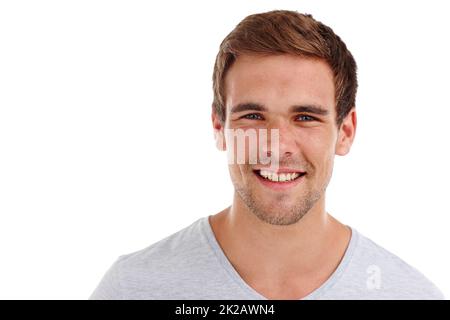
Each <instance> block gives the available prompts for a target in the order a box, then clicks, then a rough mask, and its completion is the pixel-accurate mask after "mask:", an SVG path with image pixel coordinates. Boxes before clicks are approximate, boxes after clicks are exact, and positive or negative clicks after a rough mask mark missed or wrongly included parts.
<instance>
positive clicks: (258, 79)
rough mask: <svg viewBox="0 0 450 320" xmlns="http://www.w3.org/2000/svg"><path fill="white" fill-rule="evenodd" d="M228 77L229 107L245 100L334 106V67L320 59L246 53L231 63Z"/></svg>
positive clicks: (227, 97) (268, 103)
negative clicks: (246, 54)
mask: <svg viewBox="0 0 450 320" xmlns="http://www.w3.org/2000/svg"><path fill="white" fill-rule="evenodd" d="M239 59H241V60H239ZM225 80H226V81H225V84H226V86H225V88H226V90H225V94H226V102H227V103H226V104H227V108H229V107H231V106H232V105H235V104H239V103H244V102H258V103H260V104H266V105H269V106H270V105H273V104H276V103H277V102H280V103H281V104H282V105H287V104H289V105H293V104H316V105H322V106H329V108H330V109H332V107H333V106H334V95H335V92H334V82H333V76H332V72H331V69H330V68H329V66H328V65H327V64H326V63H325V62H323V61H321V60H318V59H305V58H302V57H295V56H292V55H280V56H266V57H260V56H257V57H254V58H253V57H251V56H243V57H240V58H238V60H236V62H235V64H233V65H232V66H231V68H230V70H229V72H228V74H227V76H226V78H225Z"/></svg>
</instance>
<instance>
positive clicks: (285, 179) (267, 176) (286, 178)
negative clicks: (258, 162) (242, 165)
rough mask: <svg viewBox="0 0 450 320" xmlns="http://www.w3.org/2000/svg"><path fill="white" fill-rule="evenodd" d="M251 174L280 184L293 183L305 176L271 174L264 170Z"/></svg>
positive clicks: (301, 173) (302, 173) (288, 173)
mask: <svg viewBox="0 0 450 320" xmlns="http://www.w3.org/2000/svg"><path fill="white" fill-rule="evenodd" d="M253 172H254V173H255V174H257V175H258V176H260V177H261V178H263V179H265V180H268V181H272V182H280V183H283V182H284V183H286V182H291V181H295V180H297V179H298V178H300V177H302V176H304V175H305V174H306V172H297V171H292V172H273V171H269V170H264V169H260V170H253Z"/></svg>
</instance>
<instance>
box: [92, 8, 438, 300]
mask: <svg viewBox="0 0 450 320" xmlns="http://www.w3.org/2000/svg"><path fill="white" fill-rule="evenodd" d="M213 88H214V102H213V108H212V124H213V127H214V132H215V135H216V138H217V145H218V147H219V149H222V150H223V149H225V150H226V149H227V148H228V151H230V150H229V149H230V148H231V149H233V150H232V151H233V152H235V150H234V144H232V143H233V141H234V140H233V141H231V140H230V139H234V137H233V136H231V138H230V135H227V134H226V133H225V132H226V131H227V132H233V130H236V131H237V129H241V132H250V131H251V130H256V131H255V132H257V138H258V141H260V140H263V138H262V136H260V132H261V129H266V130H268V131H270V132H271V131H274V130H277V133H278V140H277V144H275V146H276V149H275V148H272V147H267V148H263V147H260V148H259V150H258V151H259V152H262V153H261V154H262V155H263V157H270V159H271V161H273V162H276V167H275V168H274V167H273V166H272V165H271V166H269V165H268V164H267V163H265V164H262V163H261V162H262V161H257V162H256V163H251V162H250V161H249V157H248V153H249V151H250V149H249V147H247V146H246V148H245V151H246V156H245V161H244V162H242V163H236V161H234V162H231V163H230V164H229V170H230V176H231V180H232V182H233V185H234V188H235V195H234V199H233V203H232V205H231V206H230V207H228V208H226V209H224V210H223V211H222V212H219V213H217V214H215V215H211V216H208V217H202V218H200V219H198V220H197V221H195V222H194V223H192V224H191V225H189V226H188V227H186V228H184V229H182V230H180V231H179V232H177V233H175V234H173V235H171V236H169V237H167V238H165V239H163V240H161V241H159V242H157V243H155V244H153V245H151V246H149V247H147V248H145V249H143V250H140V251H138V252H135V253H131V254H127V255H123V256H120V257H119V258H118V259H117V261H116V262H115V263H114V264H113V266H112V267H111V268H110V269H109V270H108V272H107V273H106V274H105V276H104V278H103V279H102V281H101V283H100V284H99V286H98V287H97V288H96V290H95V291H94V292H93V294H92V295H91V297H90V299H442V298H443V296H442V293H441V292H440V291H439V290H438V289H437V288H436V287H435V286H434V285H433V284H432V283H431V282H430V281H429V280H427V279H426V278H425V277H424V276H423V275H422V274H421V273H420V272H419V271H417V270H416V269H414V268H413V267H411V266H409V265H408V264H407V263H405V262H404V261H402V260H401V259H400V258H398V257H396V256H395V255H393V254H392V253H390V252H388V251H387V250H385V249H383V248H382V247H380V246H378V245H377V244H375V243H374V242H372V241H371V240H369V239H368V238H366V237H364V236H363V235H362V234H360V233H358V231H357V230H355V229H354V228H351V227H349V226H347V225H344V224H342V223H341V222H339V221H337V220H336V219H335V218H333V217H332V216H331V215H330V214H329V213H327V212H326V210H325V190H326V188H327V185H328V183H329V181H330V178H331V175H332V170H333V160H334V156H335V155H345V154H347V153H348V152H349V150H350V147H351V145H352V142H353V139H354V137H355V130H356V111H355V96H356V89H357V78H356V63H355V61H354V59H353V57H352V55H351V53H350V52H349V51H348V50H347V48H346V46H345V44H344V43H343V42H342V40H341V39H340V38H339V37H338V36H337V35H335V34H334V32H333V31H332V30H331V29H330V28H329V27H327V26H325V25H323V24H322V23H320V22H318V21H316V20H314V19H313V17H312V16H311V15H303V14H299V13H297V12H293V11H284V10H276V11H271V12H266V13H261V14H255V15H251V16H248V17H247V18H245V19H244V20H243V21H242V22H241V23H239V24H238V25H237V26H236V28H235V29H234V30H233V31H232V32H231V33H230V34H229V35H228V36H227V37H226V38H225V39H224V41H223V42H222V44H221V46H220V50H219V53H218V55H217V58H216V63H215V67H214V74H213ZM270 137H272V136H270ZM269 140H270V141H271V142H273V141H272V140H275V138H269ZM230 145H232V146H231V147H230ZM270 146H272V144H270ZM234 156H236V154H234ZM235 159H236V158H235V157H234V158H233V160H235ZM261 159H262V158H260V160H261Z"/></svg>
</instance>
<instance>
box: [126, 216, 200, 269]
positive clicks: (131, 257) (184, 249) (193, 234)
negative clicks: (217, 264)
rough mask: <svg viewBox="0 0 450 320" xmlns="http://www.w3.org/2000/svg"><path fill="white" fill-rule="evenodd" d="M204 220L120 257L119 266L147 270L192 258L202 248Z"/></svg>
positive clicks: (198, 220)
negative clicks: (184, 258)
mask: <svg viewBox="0 0 450 320" xmlns="http://www.w3.org/2000/svg"><path fill="white" fill-rule="evenodd" d="M202 219H204V218H199V219H197V220H195V221H194V222H192V223H191V224H189V225H188V226H185V227H183V228H182V229H180V230H178V231H176V232H174V233H172V234H170V235H168V236H166V237H164V238H162V239H161V240H158V241H157V242H154V243H152V244H150V245H149V246H147V247H145V248H143V249H140V250H137V251H134V252H131V253H127V254H123V255H120V256H119V257H118V259H117V264H119V265H120V266H121V267H126V268H130V267H137V268H140V267H143V268H146V269H147V270H148V269H149V267H152V266H158V265H161V266H164V265H166V266H167V265H168V264H170V263H171V260H180V259H182V258H183V257H185V256H190V255H192V254H193V253H194V251H195V250H196V249H198V248H199V247H200V246H201V243H202V241H203V239H202V238H201V237H202V234H201V228H202V226H201V223H202Z"/></svg>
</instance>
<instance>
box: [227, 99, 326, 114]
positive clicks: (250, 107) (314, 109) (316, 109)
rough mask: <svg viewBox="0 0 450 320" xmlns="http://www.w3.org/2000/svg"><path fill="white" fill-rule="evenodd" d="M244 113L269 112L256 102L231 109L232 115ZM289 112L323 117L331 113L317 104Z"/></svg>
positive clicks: (295, 108)
mask: <svg viewBox="0 0 450 320" xmlns="http://www.w3.org/2000/svg"><path fill="white" fill-rule="evenodd" d="M244 111H267V108H266V107H265V106H264V105H262V104H259V103H255V102H245V103H239V104H237V105H235V106H234V107H233V108H231V113H238V112H244ZM289 111H290V112H291V113H299V112H307V113H313V114H317V115H322V116H325V115H327V114H328V113H329V111H328V110H327V109H326V108H324V107H322V106H320V105H315V104H305V105H294V106H291V108H290V110H289Z"/></svg>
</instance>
